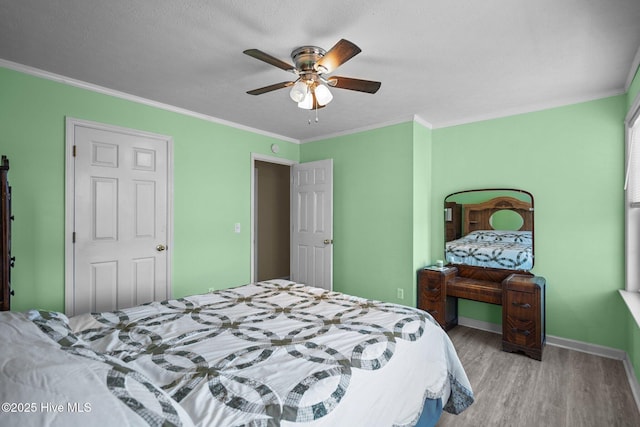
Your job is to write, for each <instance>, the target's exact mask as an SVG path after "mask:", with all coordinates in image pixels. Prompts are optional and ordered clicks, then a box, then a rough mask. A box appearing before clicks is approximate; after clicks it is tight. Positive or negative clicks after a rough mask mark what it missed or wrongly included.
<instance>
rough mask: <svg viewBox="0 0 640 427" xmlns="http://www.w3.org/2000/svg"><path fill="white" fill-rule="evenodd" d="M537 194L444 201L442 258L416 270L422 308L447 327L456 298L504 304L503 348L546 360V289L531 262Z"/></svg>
mask: <svg viewBox="0 0 640 427" xmlns="http://www.w3.org/2000/svg"><path fill="white" fill-rule="evenodd" d="M533 212H534V210H533V195H531V193H529V192H527V191H524V190H517V189H486V190H468V191H462V192H458V193H453V194H451V195H449V196H447V198H446V199H445V215H444V217H445V227H444V229H445V260H446V261H445V262H444V265H443V266H442V267H438V266H432V267H427V268H424V269H421V270H420V271H419V272H418V307H419V308H421V309H423V310H425V311H427V312H429V313H430V314H431V315H432V316H433V317H434V318H435V319H436V320H437V321H438V323H440V325H441V326H442V327H443V328H445V329H446V330H448V329H451V328H453V327H455V326H456V325H457V324H458V307H457V306H458V298H464V299H469V300H473V301H480V302H485V303H489V304H497V305H501V306H502V349H503V350H505V351H512V352H523V353H524V354H526V355H528V356H530V357H532V358H534V359H537V360H542V350H543V347H544V344H545V340H546V330H545V328H546V327H545V298H546V296H545V287H546V282H545V279H544V278H543V277H540V276H536V275H534V274H532V273H531V272H530V270H531V268H532V267H533V258H534V251H533V249H534V246H533V231H534V226H533Z"/></svg>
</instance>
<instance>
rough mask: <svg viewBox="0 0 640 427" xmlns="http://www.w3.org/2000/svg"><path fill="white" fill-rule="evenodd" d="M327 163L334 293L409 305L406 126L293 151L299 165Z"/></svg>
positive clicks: (409, 144)
mask: <svg viewBox="0 0 640 427" xmlns="http://www.w3.org/2000/svg"><path fill="white" fill-rule="evenodd" d="M424 144H427V142H426V141H425V143H424ZM327 158H333V162H334V163H333V168H334V169H333V177H334V179H333V182H334V184H333V185H334V189H333V197H334V204H333V206H334V209H333V218H334V221H333V235H334V257H333V285H334V289H335V290H337V291H340V292H346V293H348V294H352V295H358V296H362V297H365V298H372V299H378V300H383V301H392V302H399V303H402V304H407V305H415V295H414V294H415V292H414V289H415V274H414V270H413V262H414V258H413V253H412V252H413V250H412V248H413V196H414V194H413V185H412V183H413V165H414V144H413V123H411V122H407V123H403V124H399V125H393V126H388V127H384V128H381V129H376V130H373V131H367V132H361V133H357V134H352V135H346V136H340V137H336V138H330V139H326V140H322V141H315V142H312V143H306V144H302V146H301V148H300V160H301V161H302V162H307V161H313V160H320V159H327ZM398 288H401V289H402V290H403V292H404V299H403V300H399V299H398V298H397V289H398Z"/></svg>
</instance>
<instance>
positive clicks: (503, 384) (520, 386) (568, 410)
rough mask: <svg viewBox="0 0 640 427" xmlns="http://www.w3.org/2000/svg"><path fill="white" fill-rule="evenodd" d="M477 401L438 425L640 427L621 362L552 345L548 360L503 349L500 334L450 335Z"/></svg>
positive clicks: (462, 331)
mask: <svg viewBox="0 0 640 427" xmlns="http://www.w3.org/2000/svg"><path fill="white" fill-rule="evenodd" d="M449 336H450V337H451V340H452V341H453V343H454V345H455V347H456V350H457V352H458V356H459V357H460V360H461V361H462V364H463V366H464V367H465V370H466V372H467V375H468V377H469V381H470V382H471V386H472V387H473V392H474V395H475V402H474V404H473V405H471V407H469V408H468V409H467V410H466V411H464V412H463V413H462V414H460V415H451V414H448V413H446V412H445V413H444V414H443V415H442V418H441V419H440V421H439V422H438V424H437V427H448V426H455V427H465V426H473V427H477V426H491V427H493V426H517V427H529V426H531V427H538V426H548V427H565V426H566V427H590V426H593V427H606V426H621V427H623V426H629V427H640V413H639V412H638V407H637V406H636V403H635V400H634V399H633V395H632V393H631V388H630V387H629V383H628V381H627V376H626V374H625V370H624V366H623V364H622V362H621V361H619V360H613V359H608V358H604V357H599V356H593V355H590V354H586V353H581V352H578V351H574V350H567V349H564V348H559V347H554V346H550V345H547V346H545V348H544V352H543V355H542V362H539V361H536V360H533V359H531V358H529V357H526V356H524V355H522V354H519V353H506V352H503V351H502V350H501V348H502V347H501V346H502V341H501V340H502V338H501V336H500V335H499V334H494V333H490V332H485V331H480V330H478V329H472V328H467V327H464V326H457V327H455V328H453V329H452V330H450V331H449Z"/></svg>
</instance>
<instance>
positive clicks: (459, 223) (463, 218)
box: [444, 188, 535, 271]
mask: <svg viewBox="0 0 640 427" xmlns="http://www.w3.org/2000/svg"><path fill="white" fill-rule="evenodd" d="M482 192H484V193H487V194H490V195H491V196H487V197H488V198H486V199H485V200H484V201H478V202H476V203H463V204H460V203H456V202H454V201H452V200H451V199H452V198H454V196H458V195H464V194H470V193H482ZM500 193H503V194H502V195H500ZM518 194H523V195H526V197H528V198H529V201H530V202H526V201H523V200H520V199H518V198H516V197H512V196H514V195H518ZM444 201H445V204H444V221H445V227H444V234H445V236H444V237H445V240H444V241H445V254H446V244H447V242H449V241H451V240H455V239H458V238H460V237H462V236H463V235H466V234H468V233H469V232H471V231H475V230H481V229H487V226H488V227H489V228H488V229H493V226H492V225H491V223H490V221H491V217H492V215H493V214H494V213H496V212H498V211H501V210H510V211H515V212H517V213H518V215H520V216H521V217H522V219H523V221H522V222H523V223H522V226H521V227H520V230H526V231H531V254H532V261H531V268H529V269H527V270H525V271H530V270H531V269H532V268H533V265H534V263H535V247H534V245H535V227H534V197H533V194H531V193H530V192H529V191H526V190H522V189H519V188H481V189H472V190H463V191H457V192H455V193H451V194H449V195H447V196H446V197H445V199H444ZM464 205H467V206H472V209H473V210H474V212H475V213H476V218H474V221H475V224H477V225H473V224H472V225H471V226H469V224H471V223H472V222H473V221H471V220H470V219H469V215H470V210H469V209H464V213H463V206H464ZM456 210H458V211H457V212H456ZM465 224H467V225H466V226H465ZM445 258H446V255H445ZM451 264H453V265H469V264H465V263H455V262H454V263H451ZM470 266H471V265H470ZM472 267H478V268H486V267H480V266H472ZM503 269H504V270H509V269H507V268H503ZM513 271H522V270H518V269H513Z"/></svg>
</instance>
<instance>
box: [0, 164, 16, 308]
mask: <svg viewBox="0 0 640 427" xmlns="http://www.w3.org/2000/svg"><path fill="white" fill-rule="evenodd" d="M8 173H9V159H7V158H6V157H5V156H2V161H1V163H0V201H1V203H0V230H1V231H0V232H1V235H0V253H1V254H2V257H1V258H0V270H1V272H2V276H1V277H0V311H7V310H9V309H11V295H13V291H12V290H11V268H12V267H13V263H14V261H15V258H14V257H12V256H11V221H12V220H13V217H12V216H11V187H10V186H9V180H8V177H7V175H8Z"/></svg>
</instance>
